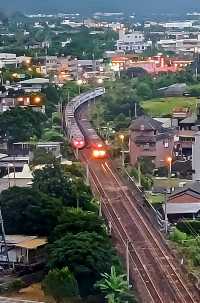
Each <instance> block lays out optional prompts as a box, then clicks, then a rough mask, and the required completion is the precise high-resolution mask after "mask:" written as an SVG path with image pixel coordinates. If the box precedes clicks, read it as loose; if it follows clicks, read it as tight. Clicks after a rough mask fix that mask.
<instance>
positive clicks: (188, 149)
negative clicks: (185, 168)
mask: <svg viewBox="0 0 200 303" xmlns="http://www.w3.org/2000/svg"><path fill="white" fill-rule="evenodd" d="M198 131H200V107H197V112H196V113H193V114H191V115H190V116H188V117H186V118H185V119H182V120H181V121H180V122H179V131H178V139H179V140H178V142H177V150H178V152H179V155H181V157H191V156H192V145H193V143H194V141H195V134H196V132H198Z"/></svg>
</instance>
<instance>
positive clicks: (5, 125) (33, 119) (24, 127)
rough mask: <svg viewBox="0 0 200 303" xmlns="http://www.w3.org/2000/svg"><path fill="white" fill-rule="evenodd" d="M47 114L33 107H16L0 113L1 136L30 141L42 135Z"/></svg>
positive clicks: (12, 139) (13, 139)
mask: <svg viewBox="0 0 200 303" xmlns="http://www.w3.org/2000/svg"><path fill="white" fill-rule="evenodd" d="M45 119H46V118H45V115H44V114H42V113H40V112H35V111H33V110H32V109H22V108H19V107H16V108H14V109H12V110H9V111H6V112H4V113H2V114H0V120H1V123H0V136H2V137H6V138H7V139H9V140H11V141H28V140H29V139H30V137H33V136H36V137H37V138H40V137H41V134H42V127H43V124H44V121H45Z"/></svg>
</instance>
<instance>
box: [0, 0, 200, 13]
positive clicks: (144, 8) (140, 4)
mask: <svg viewBox="0 0 200 303" xmlns="http://www.w3.org/2000/svg"><path fill="white" fill-rule="evenodd" d="M0 9H7V10H9V11H11V10H12V11H15V10H18V11H19V10H21V11H25V12H29V11H36V10H49V11H52V10H53V9H57V10H64V11H67V10H69V11H73V10H75V11H77V10H78V11H84V12H87V11H90V12H91V11H93V12H94V11H98V10H106V11H108V10H111V9H112V11H113V10H118V11H119V10H123V11H130V12H132V11H135V12H139V13H145V14H146V13H148V11H149V12H158V11H163V12H164V11H165V12H174V13H176V14H177V13H178V12H179V11H180V13H182V12H183V11H192V10H194V9H196V10H200V0H0Z"/></svg>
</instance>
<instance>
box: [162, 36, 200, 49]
mask: <svg viewBox="0 0 200 303" xmlns="http://www.w3.org/2000/svg"><path fill="white" fill-rule="evenodd" d="M199 46H200V35H199V34H197V35H196V37H192V38H185V37H183V38H179V37H177V38H175V39H161V40H159V41H158V42H157V47H158V48H159V49H163V50H165V51H173V52H177V53H178V52H180V51H193V52H194V51H195V49H196V48H199Z"/></svg>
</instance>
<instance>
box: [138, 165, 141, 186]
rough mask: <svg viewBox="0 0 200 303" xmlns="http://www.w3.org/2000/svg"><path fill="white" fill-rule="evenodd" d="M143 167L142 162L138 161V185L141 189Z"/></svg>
mask: <svg viewBox="0 0 200 303" xmlns="http://www.w3.org/2000/svg"><path fill="white" fill-rule="evenodd" d="M141 181H142V180H141V165H140V160H138V185H139V187H141V186H142V184H141V183H142V182H141Z"/></svg>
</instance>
